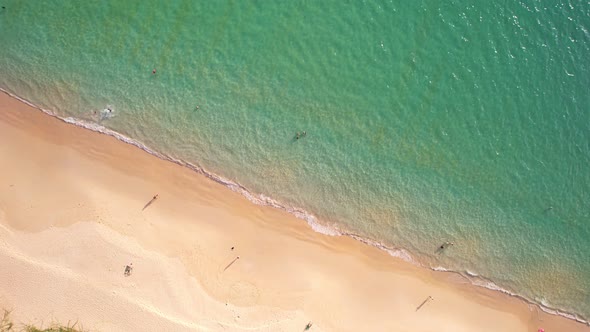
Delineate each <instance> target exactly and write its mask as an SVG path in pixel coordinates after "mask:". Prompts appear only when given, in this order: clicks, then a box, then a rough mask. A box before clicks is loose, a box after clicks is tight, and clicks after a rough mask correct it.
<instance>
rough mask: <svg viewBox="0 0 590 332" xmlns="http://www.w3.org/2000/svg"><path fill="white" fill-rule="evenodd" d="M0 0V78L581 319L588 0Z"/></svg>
mask: <svg viewBox="0 0 590 332" xmlns="http://www.w3.org/2000/svg"><path fill="white" fill-rule="evenodd" d="M4 3H5V6H6V9H4V10H3V11H2V12H1V13H0V29H1V31H2V32H3V33H2V34H0V44H1V45H3V47H0V87H2V88H3V89H6V90H8V91H11V92H12V93H15V94H17V95H19V96H22V97H23V98H25V99H27V100H30V101H32V102H33V103H35V104H37V105H39V106H41V107H44V108H46V109H49V110H51V111H53V112H55V113H56V114H58V115H60V116H62V117H67V116H69V117H74V118H77V119H80V120H85V121H90V122H96V123H99V124H101V125H103V126H105V127H107V128H110V129H112V130H115V131H117V132H120V133H122V134H124V135H126V136H128V137H131V138H133V139H136V140H138V141H140V142H142V143H144V144H145V145H147V146H150V147H152V148H154V149H156V150H158V151H159V152H161V153H164V154H167V155H169V156H171V157H173V158H177V159H181V160H185V161H187V162H191V163H193V164H196V165H200V166H202V167H205V168H206V169H208V170H210V171H212V172H214V173H216V174H220V175H222V176H224V177H225V178H228V179H231V180H233V181H236V182H238V183H240V184H242V185H243V186H245V187H246V188H248V189H249V190H250V191H252V192H254V193H261V194H264V195H266V196H269V197H272V198H274V199H276V200H278V201H280V202H282V203H284V204H285V205H288V206H295V207H300V208H303V209H305V210H307V211H309V212H310V213H312V214H313V215H315V216H316V217H317V218H318V220H319V222H320V223H323V224H324V225H328V226H332V227H335V228H338V229H340V230H342V231H345V232H350V233H354V234H358V235H360V236H361V237H365V238H370V239H373V240H376V241H378V242H381V243H383V244H385V245H386V246H387V247H390V248H404V249H406V250H407V251H409V252H410V253H411V255H412V257H413V258H414V259H415V260H416V261H417V262H419V263H421V264H424V265H427V266H431V267H444V268H446V269H451V270H455V271H459V272H467V271H469V273H471V274H477V275H480V276H483V277H485V278H486V279H489V280H490V281H493V282H494V283H495V284H497V285H499V286H500V287H502V288H504V289H507V290H509V291H511V292H514V293H517V294H520V295H523V296H525V297H527V298H529V299H531V300H534V301H536V302H539V303H543V304H545V305H547V306H550V307H555V308H560V309H562V310H565V311H567V312H571V313H576V314H578V315H580V316H581V317H585V318H588V317H590V260H588V259H587V255H588V253H589V252H590V224H589V223H588V217H589V215H590V210H589V209H588V202H589V201H590V191H589V189H590V172H588V166H587V165H588V164H589V162H590V112H589V111H588V105H590V97H589V94H588V86H590V75H589V74H590V72H589V71H590V69H589V67H588V61H587V57H588V54H590V52H589V46H590V33H589V32H588V30H589V29H590V5H589V4H588V3H585V2H583V1H570V2H566V1H558V2H556V4H551V5H548V4H546V3H543V2H541V1H529V2H528V3H527V4H525V3H502V4H501V5H500V4H494V3H493V2H492V3H477V4H474V3H471V2H469V1H447V2H444V3H432V2H429V1H411V2H408V1H404V2H401V1H400V3H396V2H385V1H379V2H361V1H357V2H353V1H321V2H311V1H303V0H302V1H293V2H290V3H280V4H279V3H265V4H264V5H261V4H260V3H256V2H254V1H208V2H203V3H202V4H198V3H194V2H193V1H168V2H166V3H165V4H164V3H162V2H160V1H154V0H149V1H148V0H143V1H125V2H119V1H104V2H98V1H87V2H71V1H35V2H20V1H5V2H4ZM154 68H155V69H156V70H157V72H156V74H152V69H154ZM107 105H109V106H107ZM197 106H199V107H198V109H197ZM106 107H109V108H111V109H112V110H113V112H112V113H108V112H104V109H105V108H106ZM303 131H305V132H306V133H307V135H306V136H304V137H301V138H300V139H296V138H295V135H296V133H297V132H303ZM444 241H453V242H454V243H455V244H456V245H455V246H452V247H450V248H448V249H447V250H445V251H444V252H442V253H438V254H437V253H436V252H435V251H436V248H437V247H438V246H439V245H440V244H441V243H443V242H444Z"/></svg>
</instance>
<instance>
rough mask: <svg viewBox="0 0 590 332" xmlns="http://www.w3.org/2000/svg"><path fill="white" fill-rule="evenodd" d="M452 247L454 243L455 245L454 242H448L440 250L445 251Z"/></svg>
mask: <svg viewBox="0 0 590 332" xmlns="http://www.w3.org/2000/svg"><path fill="white" fill-rule="evenodd" d="M452 245H454V243H453V242H448V241H447V242H445V243H443V244H442V245H441V246H440V249H441V250H443V249H445V248H446V247H448V246H452Z"/></svg>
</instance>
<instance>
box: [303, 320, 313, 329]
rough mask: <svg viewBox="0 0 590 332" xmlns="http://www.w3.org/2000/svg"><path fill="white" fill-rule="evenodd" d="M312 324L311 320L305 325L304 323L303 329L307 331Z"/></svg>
mask: <svg viewBox="0 0 590 332" xmlns="http://www.w3.org/2000/svg"><path fill="white" fill-rule="evenodd" d="M312 325H313V324H312V323H311V322H309V323H307V325H305V330H304V331H308V330H309V329H311V326H312Z"/></svg>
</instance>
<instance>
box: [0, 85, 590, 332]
mask: <svg viewBox="0 0 590 332" xmlns="http://www.w3.org/2000/svg"><path fill="white" fill-rule="evenodd" d="M6 99H11V100H14V101H15V102H17V100H18V102H17V103H22V105H23V107H22V108H27V107H24V105H25V104H29V105H28V107H29V108H31V109H30V110H27V111H34V112H38V111H39V110H40V109H39V108H37V107H36V106H35V105H32V104H31V103H28V102H27V101H25V100H22V98H19V97H17V96H14V95H12V94H10V93H8V92H5V94H4V95H3V96H2V98H0V104H1V105H2V106H5V105H6V104H11V103H9V102H7V100H6ZM12 104H14V103H12ZM11 107H15V106H14V105H13V106H11ZM41 111H43V112H44V113H46V114H43V115H42V114H40V113H39V115H40V116H46V115H50V117H51V119H54V120H55V121H60V122H62V124H63V125H64V126H69V125H70V124H74V125H75V127H76V128H78V130H81V131H84V129H91V131H85V133H79V134H77V135H81V136H87V137H91V138H88V141H92V142H94V141H106V140H107V139H114V141H115V142H111V143H109V144H110V145H112V146H115V145H122V144H121V141H123V143H128V144H124V145H125V146H126V147H125V148H122V147H118V148H120V149H121V150H129V149H136V148H137V147H139V148H140V149H141V150H142V151H137V152H135V153H136V154H137V153H141V154H144V152H148V154H144V155H146V156H144V157H142V158H143V159H145V160H149V159H151V158H154V159H155V158H158V159H159V160H160V162H159V163H164V164H166V163H174V164H175V165H176V166H175V167H180V168H183V169H185V170H186V171H183V173H186V172H191V173H190V174H188V173H187V174H185V175H184V176H186V177H191V178H192V177H195V176H194V172H195V171H196V172H197V173H201V174H203V175H205V178H207V179H205V178H203V179H200V180H199V182H200V183H201V184H202V185H203V186H206V187H216V186H217V185H216V184H213V183H211V182H210V181H209V180H213V181H214V182H216V183H218V184H222V187H221V188H209V189H207V190H208V191H210V192H213V191H219V192H221V194H219V193H218V194H216V195H217V196H216V197H217V198H220V197H225V196H226V195H227V193H225V192H226V191H227V189H230V190H232V191H233V192H234V194H236V193H237V194H239V195H241V196H240V197H242V200H243V198H246V199H247V200H244V201H247V202H248V203H247V204H244V203H240V205H241V206H243V209H245V210H256V211H257V212H258V213H261V214H271V215H277V214H286V213H287V212H290V213H291V215H290V217H284V216H283V217H284V218H287V219H295V218H296V217H298V218H300V219H304V220H306V221H307V224H309V226H310V227H311V228H312V229H313V230H314V231H315V232H314V234H315V235H313V236H311V235H309V234H307V233H309V232H310V230H309V227H308V225H307V224H302V223H301V222H300V221H299V222H298V223H299V225H296V226H291V227H294V228H296V229H297V232H296V234H297V235H298V236H300V237H301V236H304V235H302V234H305V236H311V237H313V238H315V239H319V240H317V241H319V242H320V243H326V242H328V243H330V244H331V245H332V246H338V245H337V244H334V243H340V242H346V243H347V244H348V245H349V246H353V247H354V248H361V247H363V248H364V247H370V248H371V249H367V248H364V249H362V251H363V252H367V251H368V252H370V251H371V250H375V251H379V252H380V254H376V253H370V254H367V255H368V256H371V257H373V256H379V257H380V260H378V261H379V265H382V264H386V265H387V264H390V263H392V264H393V263H395V265H398V267H399V265H404V264H406V265H411V264H410V263H408V262H401V261H398V260H400V257H397V258H396V256H395V255H392V254H391V252H389V251H388V250H391V249H389V248H387V247H385V246H383V245H380V244H378V243H375V242H374V241H371V240H370V239H364V238H360V237H358V236H356V235H354V234H351V233H341V234H338V235H342V236H327V235H325V234H321V233H317V232H318V230H317V229H315V228H314V227H313V223H312V222H310V220H307V219H305V218H301V217H300V216H298V215H297V213H305V211H303V210H300V209H294V211H289V210H288V208H285V210H286V211H284V210H281V208H282V206H281V205H280V204H279V203H278V202H275V201H273V200H272V199H270V198H268V197H266V196H264V195H260V198H261V200H260V203H258V204H260V205H254V204H251V203H257V202H256V201H255V202H252V200H251V199H250V198H252V199H255V198H256V197H255V195H254V194H251V193H250V192H248V191H247V189H246V188H244V187H243V186H240V185H239V184H235V183H233V182H231V181H227V180H225V179H223V178H221V177H218V176H215V175H214V174H213V173H210V172H207V171H206V170H204V169H202V168H200V167H198V166H194V165H190V164H187V163H183V162H182V161H177V160H173V159H172V158H168V157H166V156H163V155H161V154H159V153H157V152H155V151H153V150H151V149H149V148H147V147H145V149H144V148H143V147H141V146H137V144H140V143H138V142H135V141H133V142H131V141H126V140H125V139H123V138H125V137H124V136H123V135H120V134H117V133H115V132H112V133H111V132H100V131H99V132H98V133H97V131H98V130H94V128H89V127H85V126H81V125H79V123H73V119H72V120H71V121H68V120H67V119H62V118H59V117H57V116H55V115H53V114H49V112H47V111H45V110H41ZM14 113H15V114H16V113H17V111H14ZM29 113H30V112H29ZM15 114H13V116H16V115H15ZM27 116H28V117H31V118H39V117H38V116H35V115H33V114H32V113H31V114H28V115H27ZM5 117H6V114H2V119H0V120H1V121H0V122H2V123H6V121H7V119H6V118H5ZM48 118H49V117H48ZM12 120H13V122H14V121H16V122H20V124H19V125H20V126H22V127H23V128H25V129H24V131H25V132H27V130H28V134H29V135H35V134H33V133H31V130H30V124H27V123H25V122H26V121H23V119H12ZM43 121H44V122H47V123H50V122H52V121H50V120H43ZM9 125H12V127H15V126H16V124H15V123H11V124H9ZM27 126H28V129H26V128H27ZM46 126H49V125H48V124H46ZM69 127H74V126H69ZM80 127H83V128H80ZM44 129H45V130H48V129H47V128H46V127H44ZM70 130H71V131H74V129H70ZM49 131H51V130H49ZM100 133H102V134H106V135H99V134H100ZM117 135H119V136H120V137H119V136H117ZM94 136H95V137H94ZM100 137H102V138H100ZM128 140H129V139H128ZM60 143H61V144H63V146H65V147H70V148H71V146H72V145H74V143H73V142H68V141H67V140H63V141H61V142H60ZM134 143H136V144H134ZM132 145H133V146H132ZM84 148H87V146H84V145H83V144H82V145H81V146H80V147H77V148H75V149H74V150H76V152H78V153H82V152H80V150H83V149H84ZM146 149H147V150H146ZM136 150H137V149H136ZM82 154H83V153H82ZM110 161H111V162H112V163H111V164H110V165H109V166H111V168H112V167H115V168H116V167H120V165H119V164H117V163H118V160H117V158H114V157H113V156H111V160H110ZM191 166H192V167H191ZM127 167H128V166H127ZM168 167H170V165H168ZM127 171H129V169H127ZM197 177H198V176H197ZM232 184H233V185H235V186H236V187H232V186H231V185H232ZM242 191H244V192H245V193H247V194H245V193H244V192H242ZM248 195H249V196H248ZM213 196H215V195H213ZM233 200H238V201H239V198H235V197H233V198H232V201H233ZM271 202H275V203H276V205H278V206H275V205H273V204H271ZM216 204H221V205H226V207H227V204H228V203H220V202H217V203H216ZM244 205H245V206H244ZM269 208H270V209H272V208H275V210H276V211H271V212H269V211H268V210H269ZM248 214H251V212H248ZM283 217H281V218H283ZM312 217H313V216H312ZM0 220H1V219H0ZM250 221H251V220H247V221H246V222H250ZM313 221H315V220H313ZM290 222H293V220H291V221H290ZM295 222H297V221H295ZM254 223H256V221H254ZM110 226H113V225H110ZM282 226H283V225H281V224H274V225H273V224H270V223H268V222H267V223H264V227H270V228H272V229H273V230H276V231H278V232H284V233H288V231H289V230H292V228H289V229H288V230H287V231H286V232H285V231H281V230H278V229H279V228H282ZM114 228H116V227H114ZM41 229H43V227H41ZM287 235H289V236H290V234H287ZM351 241H353V242H355V244H351V243H350V242H351ZM156 242H157V241H156ZM404 252H405V251H404ZM389 255H391V256H394V257H390V256H389ZM383 256H386V257H387V258H385V259H384V258H383ZM381 260H383V261H381ZM401 270H402V271H406V272H407V271H408V270H411V271H412V273H411V274H412V276H413V277H416V276H415V274H418V275H419V276H417V277H416V278H417V279H421V278H422V279H424V278H425V279H428V280H429V281H432V280H430V279H431V278H433V279H434V280H435V279H456V277H455V276H461V277H462V278H466V279H468V280H470V281H471V279H469V278H467V277H466V276H464V275H463V274H461V273H460V272H452V271H450V272H436V271H432V269H429V268H424V267H419V266H415V265H411V268H410V267H403V268H401ZM419 270H423V271H422V272H420V271H419ZM416 271H418V272H416ZM396 273H398V272H396ZM402 274H403V273H402ZM420 274H422V275H421V276H420ZM445 274H448V275H446V276H445ZM482 279H483V280H485V278H482ZM436 282H440V281H436ZM454 282H455V283H456V284H460V283H461V282H460V281H456V280H455V281H454ZM456 284H455V285H450V286H449V287H452V288H454V287H459V286H460V285H456ZM461 287H463V286H461ZM459 288H460V287H459ZM465 288H466V290H465V289H463V290H462V291H466V292H467V293H469V294H470V295H471V296H472V295H474V293H475V294H477V295H479V296H481V295H482V293H486V292H491V293H495V294H492V295H485V297H488V296H489V297H497V299H496V300H498V299H500V300H499V301H500V302H502V299H501V298H502V297H509V298H512V300H516V301H518V302H521V306H522V305H525V306H528V305H527V303H528V304H532V305H534V306H537V307H538V308H541V309H542V310H544V308H543V306H542V305H540V304H536V303H533V302H531V301H528V300H527V299H525V298H523V297H521V296H519V295H512V294H510V295H509V294H505V293H502V290H500V291H498V290H490V289H487V288H484V287H482V286H477V285H471V284H470V285H468V286H465ZM470 288H472V289H470ZM504 300H506V302H510V301H508V300H507V299H504ZM529 310H530V309H529ZM549 310H553V309H549ZM564 314H565V313H558V314H557V315H553V314H546V313H542V314H540V315H549V316H550V317H555V318H556V319H557V318H559V319H567V320H570V321H572V322H574V323H576V321H577V323H578V324H580V325H583V324H582V323H583V322H581V321H580V320H578V318H577V317H576V316H573V317H564ZM529 320H530V318H529ZM585 324H587V323H585ZM583 328H584V327H583V326H582V329H583ZM582 329H580V330H582Z"/></svg>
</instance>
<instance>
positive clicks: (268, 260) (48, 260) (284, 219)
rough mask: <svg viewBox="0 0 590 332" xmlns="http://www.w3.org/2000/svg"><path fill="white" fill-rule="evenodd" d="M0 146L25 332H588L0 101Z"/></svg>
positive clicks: (5, 213)
mask: <svg viewBox="0 0 590 332" xmlns="http://www.w3.org/2000/svg"><path fill="white" fill-rule="evenodd" d="M0 142H2V143H1V144H0V147H1V152H2V156H3V158H2V162H1V163H0V174H2V179H3V180H2V183H1V184H0V186H1V187H0V211H1V213H0V222H1V225H2V226H3V227H2V228H1V229H0V236H1V238H2V246H0V267H1V268H2V270H3V271H10V273H7V274H0V285H1V286H0V287H2V289H1V293H2V294H3V296H2V297H1V298H0V305H1V306H3V307H6V308H11V309H14V315H15V316H16V318H17V319H18V320H21V321H23V322H31V321H35V320H37V321H40V320H43V321H48V320H49V318H52V319H55V320H58V321H61V322H67V321H68V320H76V319H77V320H79V321H80V322H82V323H83V324H84V327H85V328H88V329H93V330H95V329H96V330H115V331H117V330H118V331H124V330H126V331H129V330H150V329H154V330H156V329H174V330H187V331H191V330H194V331H199V330H224V329H225V330H232V331H234V330H235V331H240V330H257V331H299V330H303V329H304V328H305V326H306V324H307V323H308V322H309V321H312V322H313V326H312V328H311V330H312V331H358V330H375V331H387V330H396V331H432V330H434V329H436V330H438V331H536V329H537V328H539V327H544V328H545V330H546V331H590V328H589V327H588V326H585V325H582V324H579V323H576V322H574V321H571V320H568V319H565V318H562V317H557V316H552V315H548V314H545V313H543V312H539V311H538V310H537V309H536V308H535V307H533V306H529V305H527V304H526V303H524V302H523V301H520V300H518V299H515V298H512V297H509V296H505V295H503V294H500V293H497V292H493V291H490V290H486V289H481V288H477V287H474V286H471V285H468V284H466V283H465V282H464V281H463V280H461V279H460V277H458V276H457V275H456V274H452V273H442V272H432V271H428V270H425V269H420V268H417V267H415V266H412V265H410V264H408V263H405V262H403V261H400V260H398V259H396V258H393V257H391V256H389V255H387V254H386V253H385V252H383V251H380V250H378V249H376V248H373V247H370V246H368V245H364V244H362V243H359V242H358V241H355V240H353V239H351V238H347V237H330V236H326V235H322V234H319V233H315V232H313V231H312V230H311V229H310V228H309V226H308V225H307V224H305V222H303V221H301V220H298V219H296V218H294V217H293V216H291V215H289V214H287V213H285V212H282V211H279V210H276V209H272V208H268V207H260V206H256V205H253V204H252V203H250V202H249V201H247V200H246V199H245V198H243V197H242V196H240V195H238V194H236V193H234V192H231V191H230V190H228V189H227V188H225V187H223V186H221V185H218V184H216V183H213V182H212V181H210V180H208V179H206V178H205V177H203V176H199V175H197V174H195V173H194V172H192V171H190V170H188V169H185V168H183V167H180V166H178V165H175V164H173V163H169V162H166V161H162V160H159V159H157V158H155V157H153V156H151V155H149V154H147V153H145V152H143V151H141V150H140V149H137V148H135V147H133V146H130V145H127V144H124V143H122V142H120V141H117V140H116V139H114V138H112V137H108V136H105V135H101V134H97V133H94V132H90V131H87V130H84V129H81V128H77V127H75V126H72V125H68V124H65V123H63V122H61V121H59V120H58V119H55V118H52V117H49V116H47V115H45V114H42V113H41V112H39V111H37V110H34V109H31V108H30V107H28V106H26V105H24V104H22V103H20V102H18V101H16V100H14V99H12V98H9V97H7V96H6V95H4V94H2V95H1V97H0ZM156 194H158V195H159V196H158V199H157V200H155V201H154V202H152V204H151V205H150V206H149V207H148V208H146V209H145V210H143V211H142V209H143V207H144V206H145V205H146V203H147V202H148V201H150V200H151V199H152V198H153V196H154V195H156ZM232 247H234V250H232V249H231V248H232ZM238 256H239V257H240V258H239V259H236V258H237V257H238ZM129 263H133V266H134V270H133V273H132V275H130V276H129V277H124V276H123V272H124V267H125V265H126V264H129ZM226 267H228V268H226ZM224 269H225V270H224ZM39 284H43V285H47V286H46V287H41V288H39V287H38V285H39ZM429 296H431V297H432V300H430V301H428V303H427V304H426V305H424V306H422V307H421V308H420V310H418V311H416V308H417V307H418V306H420V304H421V303H422V302H423V301H424V299H426V298H428V297H429Z"/></svg>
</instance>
